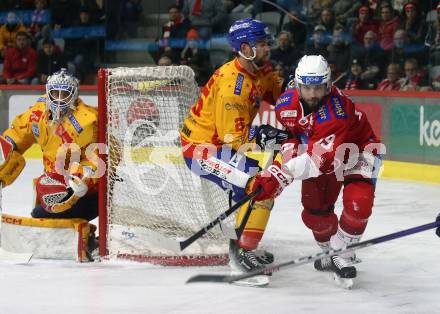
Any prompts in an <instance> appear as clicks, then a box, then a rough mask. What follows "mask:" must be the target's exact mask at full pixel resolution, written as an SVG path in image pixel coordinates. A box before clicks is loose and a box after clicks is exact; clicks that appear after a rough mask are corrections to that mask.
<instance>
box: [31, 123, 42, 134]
mask: <svg viewBox="0 0 440 314" xmlns="http://www.w3.org/2000/svg"><path fill="white" fill-rule="evenodd" d="M32 133H34V136H35V137H39V136H40V129H39V128H38V124H35V123H32Z"/></svg>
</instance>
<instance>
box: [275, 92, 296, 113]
mask: <svg viewBox="0 0 440 314" xmlns="http://www.w3.org/2000/svg"><path fill="white" fill-rule="evenodd" d="M292 97H293V94H287V95H285V96H281V97H279V98H278V100H277V103H276V104H275V110H277V109H279V108H281V107H284V106H287V105H289V104H290V103H291V102H292Z"/></svg>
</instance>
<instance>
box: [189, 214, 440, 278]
mask: <svg viewBox="0 0 440 314" xmlns="http://www.w3.org/2000/svg"><path fill="white" fill-rule="evenodd" d="M438 227H440V215H439V216H438V217H437V220H436V221H434V222H431V223H428V224H425V225H421V226H417V227H413V228H409V229H405V230H401V231H397V232H394V233H390V234H387V235H384V236H381V237H377V238H374V239H370V240H366V241H362V242H359V243H356V244H352V245H349V246H347V247H346V248H342V249H338V250H326V251H324V252H320V253H317V254H313V255H308V256H303V257H299V258H296V259H293V260H290V261H287V262H284V263H280V264H278V265H274V266H271V267H265V268H262V269H258V270H254V271H252V272H249V273H244V274H240V275H209V274H206V275H204V274H201V275H196V276H193V277H191V278H189V279H188V280H187V281H186V283H193V282H227V283H232V282H234V281H238V280H242V279H247V278H250V277H254V276H257V275H267V274H271V273H274V272H277V271H279V270H281V269H284V268H287V267H295V266H299V265H303V264H308V263H311V262H314V261H316V260H318V259H321V258H323V257H328V256H333V255H337V254H343V253H348V252H352V251H356V250H360V249H363V248H366V247H369V246H372V245H376V244H379V243H383V242H387V241H391V240H394V239H398V238H402V237H406V236H409V235H411V234H415V233H418V232H422V231H425V230H429V229H433V228H438Z"/></svg>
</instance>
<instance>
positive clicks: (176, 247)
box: [161, 187, 262, 252]
mask: <svg viewBox="0 0 440 314" xmlns="http://www.w3.org/2000/svg"><path fill="white" fill-rule="evenodd" d="M261 190H262V188H261V187H259V188H258V189H256V190H255V191H253V192H251V193H249V194H247V195H245V196H243V198H242V199H241V200H239V201H238V202H237V203H236V204H234V205H233V206H232V207H231V208H229V209H228V210H227V211H225V212H224V213H221V214H220V215H219V216H217V218H215V219H214V220H212V221H211V222H210V223H209V224H207V225H206V226H204V227H203V228H202V229H200V230H199V231H197V232H196V233H194V234H193V235H192V236H190V237H189V238H188V239H186V240H183V241H174V240H170V239H162V240H161V244H162V246H164V247H166V248H168V249H170V250H173V251H176V252H178V251H183V250H184V249H186V248H187V247H188V246H190V245H191V244H193V243H194V242H195V241H196V240H198V239H199V238H200V237H202V236H203V235H205V234H206V233H207V232H208V231H209V230H211V229H212V228H214V227H215V226H216V225H218V224H219V223H221V222H222V221H223V220H225V219H226V218H228V217H229V216H230V215H231V214H232V213H234V212H235V211H236V210H237V209H239V208H240V207H241V206H242V205H243V204H244V203H246V202H247V201H249V200H251V199H253V198H254V197H255V196H257V195H258V194H259V193H260V192H261Z"/></svg>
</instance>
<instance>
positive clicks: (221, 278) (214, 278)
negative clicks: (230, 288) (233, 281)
mask: <svg viewBox="0 0 440 314" xmlns="http://www.w3.org/2000/svg"><path fill="white" fill-rule="evenodd" d="M229 278H230V276H228V275H195V276H192V277H191V278H189V279H188V280H187V281H186V283H194V282H230V280H229Z"/></svg>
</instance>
